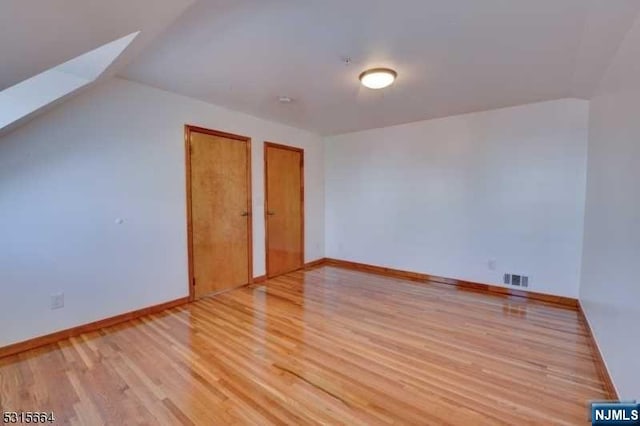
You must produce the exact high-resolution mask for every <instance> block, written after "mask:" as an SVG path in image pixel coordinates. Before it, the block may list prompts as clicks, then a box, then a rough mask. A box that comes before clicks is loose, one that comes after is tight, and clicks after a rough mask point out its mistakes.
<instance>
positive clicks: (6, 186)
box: [0, 79, 324, 346]
mask: <svg viewBox="0 0 640 426" xmlns="http://www.w3.org/2000/svg"><path fill="white" fill-rule="evenodd" d="M185 123H189V124H194V125H199V126H203V127H209V128H214V129H218V130H223V131H228V132H233V133H238V134H241V135H246V136H250V137H251V138H252V139H253V141H252V144H253V146H252V148H253V155H252V163H253V213H254V215H253V231H254V245H253V247H254V275H255V276H259V275H262V274H264V273H265V263H264V262H265V260H264V251H265V248H264V220H263V202H264V195H263V193H264V184H263V158H262V156H263V149H262V147H263V145H262V142H263V141H265V140H268V141H273V142H279V143H285V144H290V145H295V146H299V147H302V148H304V149H305V189H306V194H305V195H306V197H305V201H306V208H305V214H306V217H305V225H306V228H307V229H306V247H305V250H306V256H305V257H306V260H307V261H311V260H315V259H317V258H320V257H323V256H324V187H323V186H324V177H323V172H324V169H323V160H324V154H323V144H322V140H321V138H319V137H318V136H315V135H313V134H311V133H308V132H306V131H302V130H298V129H294V128H291V127H287V126H283V125H280V124H275V123H272V122H268V121H264V120H260V119H257V118H254V117H251V116H248V115H245V114H241V113H237V112H232V111H229V110H226V109H223V108H219V107H216V106H213V105H210V104H207V103H204V102H200V101H196V100H193V99H190V98H186V97H182V96H178V95H175V94H171V93H168V92H164V91H160V90H156V89H153V88H150V87H147V86H143V85H140V84H136V83H132V82H129V81H126V80H121V79H111V80H108V81H106V82H104V83H101V84H100V85H98V86H97V87H95V88H92V89H91V90H88V91H87V92H85V93H82V94H81V95H79V96H78V97H76V98H73V99H71V100H69V101H68V102H66V103H64V104H62V105H60V106H59V107H57V108H56V109H54V110H52V111H50V112H48V113H47V114H45V115H43V116H41V117H38V118H36V119H35V120H34V121H32V122H30V123H28V124H26V125H25V126H23V127H21V128H18V129H17V130H16V131H14V132H13V133H10V134H8V135H6V136H4V137H1V138H0V346H4V345H7V344H11V343H14V342H17V341H22V340H25V339H28V338H31V337H35V336H38V335H42V334H46V333H50V332H54V331H56V330H60V329H65V328H69V327H72V326H75V325H79V324H83V323H87V322H90V321H94V320H98V319H101V318H105V317H110V316H113V315H117V314H120V313H123V312H127V311H131V310H134V309H138V308H142V307H146V306H149V305H154V304H157V303H161V302H165V301H168V300H172V299H176V298H180V297H183V296H186V295H187V293H188V292H187V288H188V287H187V246H186V242H187V236H186V207H185V203H186V201H185V166H184V133H183V132H184V124H185ZM117 218H122V219H124V223H123V224H122V225H117V224H116V223H115V221H116V219H117ZM57 292H64V293H65V299H66V300H65V307H64V309H61V310H55V311H52V310H50V309H49V304H50V295H51V294H54V293H57ZM8 325H10V326H8Z"/></svg>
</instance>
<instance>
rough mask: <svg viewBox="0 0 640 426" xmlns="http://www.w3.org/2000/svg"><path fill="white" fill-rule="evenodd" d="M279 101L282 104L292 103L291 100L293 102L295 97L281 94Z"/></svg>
mask: <svg viewBox="0 0 640 426" xmlns="http://www.w3.org/2000/svg"><path fill="white" fill-rule="evenodd" d="M278 102H280V103H281V104H290V103H291V102H293V99H291V98H290V97H289V96H280V97H278Z"/></svg>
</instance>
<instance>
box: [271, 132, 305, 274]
mask: <svg viewBox="0 0 640 426" xmlns="http://www.w3.org/2000/svg"><path fill="white" fill-rule="evenodd" d="M264 159H265V165H264V168H265V186H266V189H265V221H266V245H267V249H266V253H267V276H268V277H274V276H276V275H281V274H284V273H287V272H290V271H295V270H296V269H300V268H301V267H302V266H303V265H304V151H303V150H302V149H299V148H292V147H289V146H284V145H278V144H273V143H269V142H265V148H264Z"/></svg>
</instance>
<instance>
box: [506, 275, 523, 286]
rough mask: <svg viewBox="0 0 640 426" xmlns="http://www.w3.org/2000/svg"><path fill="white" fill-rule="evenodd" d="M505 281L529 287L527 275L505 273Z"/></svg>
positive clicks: (509, 283)
mask: <svg viewBox="0 0 640 426" xmlns="http://www.w3.org/2000/svg"><path fill="white" fill-rule="evenodd" d="M503 282H504V283H505V284H507V285H513V286H516V287H529V277H528V276H526V275H516V274H504V280H503Z"/></svg>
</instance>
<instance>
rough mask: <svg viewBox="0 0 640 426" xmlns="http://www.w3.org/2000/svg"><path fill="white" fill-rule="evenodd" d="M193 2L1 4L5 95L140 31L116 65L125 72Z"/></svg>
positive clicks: (34, 0)
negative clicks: (52, 70)
mask: <svg viewBox="0 0 640 426" xmlns="http://www.w3.org/2000/svg"><path fill="white" fill-rule="evenodd" d="M193 2H194V0H0V91H2V90H4V89H6V88H7V87H10V86H13V85H15V84H17V83H19V82H21V81H24V80H26V79H28V78H31V77H33V76H35V75H36V74H39V73H41V72H43V71H45V70H48V69H50V68H52V67H55V66H57V65H60V64H62V63H63V62H66V61H68V60H70V59H72V58H75V57H78V56H80V55H83V54H85V53H87V52H89V51H90V50H93V49H95V48H97V47H99V46H102V45H104V44H106V43H109V42H112V41H114V40H116V39H119V38H121V37H123V36H126V35H128V34H131V33H134V32H136V31H141V33H140V36H139V37H137V38H136V40H135V41H134V42H133V44H132V45H131V46H130V47H129V48H128V49H127V50H126V51H125V53H124V54H123V55H122V56H121V57H120V59H119V60H118V61H117V62H116V64H115V65H116V69H118V68H121V67H122V66H123V65H125V64H126V63H128V62H129V61H130V60H131V59H132V58H134V57H135V56H137V55H138V54H139V53H140V52H141V51H142V50H143V49H144V48H145V47H146V46H148V45H149V42H150V41H151V40H153V39H154V37H156V36H157V35H158V34H159V33H160V32H161V31H163V30H165V29H166V28H167V27H168V26H169V25H170V24H171V23H172V22H174V21H175V20H176V18H177V17H178V16H179V15H180V14H181V13H182V12H183V11H184V10H185V9H186V8H187V7H188V6H189V5H190V4H192V3H193ZM118 65H119V67H118Z"/></svg>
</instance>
